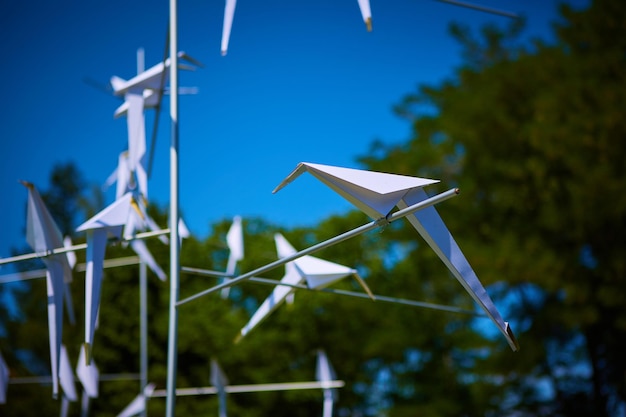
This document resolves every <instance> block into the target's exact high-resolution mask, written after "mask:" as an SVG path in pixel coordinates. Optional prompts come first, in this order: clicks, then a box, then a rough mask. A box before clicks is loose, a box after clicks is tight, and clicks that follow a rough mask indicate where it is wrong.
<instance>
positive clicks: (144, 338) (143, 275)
mask: <svg viewBox="0 0 626 417" xmlns="http://www.w3.org/2000/svg"><path fill="white" fill-rule="evenodd" d="M139 333H140V336H139V340H140V346H139V385H140V391H139V392H143V390H144V388H145V387H146V385H148V266H147V265H146V264H145V263H144V262H141V263H140V264H139ZM140 415H141V417H146V416H147V415H148V410H147V407H146V408H144V409H143V411H142V412H141V414H140Z"/></svg>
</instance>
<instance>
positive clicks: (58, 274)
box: [22, 182, 72, 398]
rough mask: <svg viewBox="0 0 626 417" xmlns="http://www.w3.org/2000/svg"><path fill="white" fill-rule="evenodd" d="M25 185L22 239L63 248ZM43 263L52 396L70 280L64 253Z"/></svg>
mask: <svg viewBox="0 0 626 417" xmlns="http://www.w3.org/2000/svg"><path fill="white" fill-rule="evenodd" d="M22 184H24V186H26V188H27V189H28V211H27V221H26V240H27V242H28V244H29V245H30V247H31V248H32V249H33V251H35V252H38V253H42V254H46V255H47V254H49V252H50V251H52V250H53V249H58V248H63V246H64V245H63V236H62V234H61V232H60V230H59V228H58V226H57V225H56V223H55V221H54V219H53V218H52V215H50V212H49V211H48V209H47V207H46V206H45V204H44V202H43V200H42V199H41V196H40V195H39V192H38V191H37V189H36V188H35V186H34V185H33V184H31V183H28V182H22ZM42 260H43V262H44V264H45V265H46V288H47V295H48V333H49V342H50V364H51V367H52V396H53V397H54V398H56V397H57V395H58V392H59V361H60V355H61V340H62V334H63V301H64V293H65V289H66V284H67V283H68V282H70V281H71V278H72V269H71V267H70V265H69V262H68V258H67V256H66V255H64V254H57V255H50V256H45V257H43V258H42Z"/></svg>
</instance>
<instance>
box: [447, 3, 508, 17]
mask: <svg viewBox="0 0 626 417" xmlns="http://www.w3.org/2000/svg"><path fill="white" fill-rule="evenodd" d="M437 1H439V2H441V3H448V4H452V5H453V6H459V7H465V8H467V9H473V10H477V11H479V12H485V13H491V14H496V15H500V16H504V17H510V18H511V19H518V18H519V15H518V14H516V13H512V12H507V11H506V10H498V9H494V8H491V7H485V6H480V5H478V4H472V3H467V2H464V1H457V0H437Z"/></svg>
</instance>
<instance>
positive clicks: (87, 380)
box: [76, 349, 100, 399]
mask: <svg viewBox="0 0 626 417" xmlns="http://www.w3.org/2000/svg"><path fill="white" fill-rule="evenodd" d="M76 375H78V379H79V381H80V383H81V384H82V385H83V391H84V394H86V395H83V399H84V398H85V397H89V398H97V397H98V383H99V379H100V372H99V371H98V367H97V366H96V363H95V362H94V361H93V359H91V360H90V361H87V357H86V355H85V351H84V350H83V349H81V350H80V353H79V355H78V362H77V364H76Z"/></svg>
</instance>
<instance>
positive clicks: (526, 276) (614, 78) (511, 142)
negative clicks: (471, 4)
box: [363, 0, 626, 416]
mask: <svg viewBox="0 0 626 417" xmlns="http://www.w3.org/2000/svg"><path fill="white" fill-rule="evenodd" d="M561 12H562V15H563V17H564V20H563V21H562V23H560V24H559V25H557V26H556V34H557V43H556V44H554V45H547V44H544V43H541V42H537V43H536V44H535V45H533V47H532V48H529V47H526V48H524V47H515V48H511V47H508V46H507V45H509V44H510V42H511V39H510V38H509V37H507V36H508V35H510V34H514V33H515V30H513V31H512V32H511V33H506V32H502V31H498V30H497V29H495V28H487V29H486V30H485V31H484V33H483V35H484V36H483V37H482V38H481V39H478V40H476V39H474V38H472V37H471V36H470V34H469V33H468V32H467V31H465V30H463V29H462V28H459V27H457V28H456V29H455V31H454V32H455V33H456V35H457V37H458V38H459V39H460V41H461V42H462V43H463V45H464V46H465V51H466V55H465V56H466V59H467V64H466V65H465V66H464V67H463V68H460V69H459V70H458V72H457V73H456V76H455V77H454V79H453V80H450V81H448V82H446V83H444V84H442V85H440V86H438V87H422V88H420V89H419V91H417V92H416V93H414V94H411V95H409V96H407V97H406V98H405V100H404V101H403V103H401V105H399V106H398V111H399V113H400V114H401V115H403V116H405V117H407V118H409V119H410V120H411V122H412V125H413V131H414V135H413V138H412V139H411V140H410V141H409V142H407V143H406V144H403V145H401V146H396V147H384V146H381V147H379V148H378V149H375V152H373V155H372V156H368V157H365V158H363V162H364V163H366V164H367V166H368V167H370V168H374V169H381V170H389V169H391V167H393V169H394V171H397V170H400V171H401V172H404V173H407V174H422V175H424V176H432V177H436V178H442V179H444V180H445V182H446V183H448V184H458V185H459V186H460V188H461V190H462V196H461V197H460V198H458V199H457V200H456V201H453V202H450V203H446V204H445V208H444V207H442V208H441V211H442V212H444V210H447V209H448V208H452V209H453V210H454V213H455V214H454V215H448V216H446V219H449V225H450V227H451V229H452V230H454V231H456V232H457V233H458V234H457V237H458V238H459V240H460V241H461V246H462V247H464V248H467V251H468V254H469V258H470V259H471V260H472V261H473V262H474V265H475V267H476V269H477V270H478V271H479V275H480V276H481V277H482V279H483V281H484V282H486V283H491V282H497V281H500V280H504V281H505V282H506V284H507V285H506V286H503V287H502V288H501V289H502V290H503V293H504V292H505V293H507V294H508V297H507V299H508V301H506V300H507V299H505V301H506V302H507V303H510V304H511V307H510V312H509V316H510V319H513V318H515V319H516V320H515V322H516V323H517V326H516V328H515V330H517V331H518V333H520V335H519V337H520V339H521V344H522V350H521V352H520V353H519V354H516V355H515V356H510V355H509V354H508V353H504V352H503V353H502V354H501V355H491V358H489V360H488V361H487V363H486V364H485V366H487V367H488V368H492V367H493V369H500V372H502V370H505V369H508V370H509V372H510V374H509V375H506V376H505V378H504V380H505V381H506V382H507V383H508V385H509V388H507V389H506V391H507V392H509V394H510V397H509V398H508V399H507V401H502V402H500V404H499V407H502V408H503V409H504V410H513V409H517V410H519V411H527V412H528V413H529V414H533V415H595V416H602V415H617V413H618V412H619V407H623V406H624V401H625V400H626V391H625V386H624V384H625V380H624V372H625V370H626V362H625V360H624V355H623V352H624V350H625V349H626V346H625V341H626V310H625V309H624V302H625V301H626V293H625V290H624V288H625V287H624V277H625V275H626V263H625V262H624V256H623V254H624V251H625V249H626V247H625V246H626V240H625V239H624V238H623V236H624V233H625V231H626V230H625V228H626V222H625V216H624V213H626V199H625V198H624V195H623V193H622V192H621V190H623V189H624V185H625V183H624V178H625V176H624V170H625V166H626V165H625V164H624V161H625V160H626V148H625V147H624V140H623V137H624V134H625V133H626V122H625V120H626V119H624V117H623V109H624V103H626V89H625V88H624V87H625V86H626V65H625V64H626V38H625V37H624V36H623V35H624V29H626V26H625V22H626V7H625V5H624V3H623V2H620V1H612V0H597V1H594V2H593V3H592V4H591V6H590V8H589V9H588V10H583V11H575V10H572V9H571V8H569V7H567V6H563V7H562V9H561ZM514 29H515V28H514ZM421 106H432V107H433V108H434V109H435V112H434V115H427V114H424V113H422V112H420V109H421V108H423V107H421ZM445 213H447V211H446V212H444V214H445ZM494 365H497V366H494ZM496 410H497V408H496ZM504 410H502V411H504ZM472 414H473V413H472Z"/></svg>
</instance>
